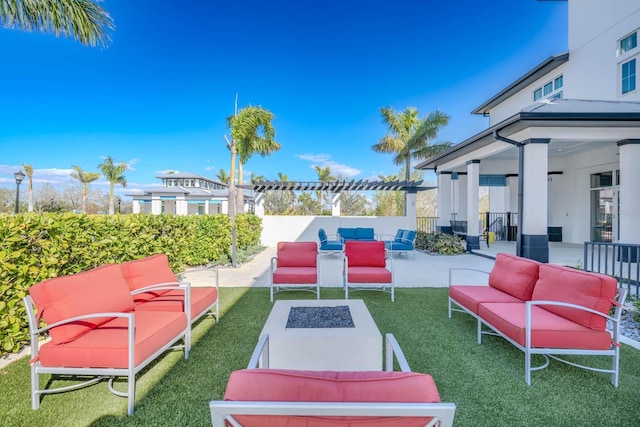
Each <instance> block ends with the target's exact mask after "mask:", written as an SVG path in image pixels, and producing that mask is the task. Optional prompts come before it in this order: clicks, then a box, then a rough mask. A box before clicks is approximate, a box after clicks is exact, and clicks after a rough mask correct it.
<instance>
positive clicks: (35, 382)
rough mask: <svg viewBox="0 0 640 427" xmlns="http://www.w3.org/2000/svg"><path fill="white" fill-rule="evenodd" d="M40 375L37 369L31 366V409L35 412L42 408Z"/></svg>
mask: <svg viewBox="0 0 640 427" xmlns="http://www.w3.org/2000/svg"><path fill="white" fill-rule="evenodd" d="M39 390H40V375H38V373H37V372H36V367H35V366H33V365H32V366H31V409H33V410H34V411H35V410H36V409H38V408H39V407H40V393H38V391H39Z"/></svg>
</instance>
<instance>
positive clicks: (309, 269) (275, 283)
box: [269, 242, 320, 302]
mask: <svg viewBox="0 0 640 427" xmlns="http://www.w3.org/2000/svg"><path fill="white" fill-rule="evenodd" d="M269 279H270V283H269V289H270V298H271V302H273V294H274V292H281V291H286V290H297V291H309V292H315V293H316V295H317V297H318V299H320V280H319V271H318V244H317V243H316V242H278V253H277V256H275V257H273V258H271V265H270V274H269Z"/></svg>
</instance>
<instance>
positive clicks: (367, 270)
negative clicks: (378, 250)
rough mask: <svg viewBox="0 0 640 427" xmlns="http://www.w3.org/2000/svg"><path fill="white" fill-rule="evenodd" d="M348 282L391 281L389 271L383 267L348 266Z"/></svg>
mask: <svg viewBox="0 0 640 427" xmlns="http://www.w3.org/2000/svg"><path fill="white" fill-rule="evenodd" d="M347 281H348V282H349V283H391V272H390V271H389V270H387V269H386V268H384V267H349V277H347Z"/></svg>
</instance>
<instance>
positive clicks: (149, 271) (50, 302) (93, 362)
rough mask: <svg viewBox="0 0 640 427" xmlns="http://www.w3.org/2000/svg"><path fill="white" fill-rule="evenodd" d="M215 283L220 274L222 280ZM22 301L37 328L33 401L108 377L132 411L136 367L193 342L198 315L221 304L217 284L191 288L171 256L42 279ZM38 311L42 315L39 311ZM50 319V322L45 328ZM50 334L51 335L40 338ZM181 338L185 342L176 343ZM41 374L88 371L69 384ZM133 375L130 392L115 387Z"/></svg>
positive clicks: (37, 403) (31, 326)
mask: <svg viewBox="0 0 640 427" xmlns="http://www.w3.org/2000/svg"><path fill="white" fill-rule="evenodd" d="M216 282H217V280H216ZM29 294H30V295H29V296H26V297H25V298H24V303H25V306H26V309H27V314H28V317H29V329H30V335H31V361H30V364H31V401H32V408H33V409H38V407H39V406H40V395H41V394H49V393H56V392H62V391H68V390H73V389H77V388H80V387H84V386H87V385H90V384H94V383H96V382H99V381H101V380H103V379H109V381H108V387H109V390H110V391H111V392H113V393H114V394H116V395H118V396H122V397H127V398H128V402H127V404H128V408H127V413H128V414H129V415H131V414H132V413H133V406H134V401H135V379H136V374H137V373H138V372H139V371H140V370H142V369H143V368H144V367H145V366H147V365H148V364H149V363H151V362H152V361H153V360H155V359H156V358H157V357H158V356H160V355H161V354H162V353H163V352H164V351H166V350H167V349H170V348H183V349H184V356H185V359H187V358H188V357H189V350H190V346H191V340H190V337H191V325H192V323H193V321H194V320H195V319H197V318H198V317H200V316H202V315H203V314H205V313H206V312H208V311H209V310H211V309H213V307H215V308H216V318H217V310H218V308H217V306H218V286H217V283H216V286H215V287H210V288H206V289H205V288H202V289H200V288H192V287H191V285H190V284H189V283H184V282H178V281H177V279H176V277H175V275H174V274H173V272H172V271H171V269H170V268H169V263H168V260H167V257H166V255H164V254H159V255H154V256H151V257H147V258H144V259H142V260H136V261H131V262H128V263H123V264H109V265H105V266H102V267H98V268H95V269H93V270H89V271H86V272H83V273H78V274H73V275H69V276H63V277H57V278H53V279H48V280H45V281H43V282H40V283H38V284H36V285H34V286H32V287H31V288H30V289H29ZM36 313H37V315H36ZM42 320H44V322H45V323H46V326H43V327H41V321H42ZM45 334H49V335H50V338H51V339H50V340H49V341H47V342H42V341H41V340H40V338H41V337H42V336H44V335H45ZM179 341H183V343H184V344H183V345H180V346H177V345H176V344H177V343H178V342H179ZM41 374H51V375H56V374H59V375H73V376H90V377H92V379H90V380H88V381H84V382H80V383H78V384H76V385H73V386H69V387H63V388H53V389H52V388H44V389H41V388H40V381H39V377H40V375H41ZM120 376H125V377H127V379H128V384H127V391H126V392H122V391H117V390H115V389H114V388H113V380H114V379H115V377H120Z"/></svg>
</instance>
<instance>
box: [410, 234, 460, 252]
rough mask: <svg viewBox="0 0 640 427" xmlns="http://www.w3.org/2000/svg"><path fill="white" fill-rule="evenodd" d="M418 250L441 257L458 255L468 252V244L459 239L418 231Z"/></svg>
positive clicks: (447, 235) (448, 235)
mask: <svg viewBox="0 0 640 427" xmlns="http://www.w3.org/2000/svg"><path fill="white" fill-rule="evenodd" d="M416 248H417V249H421V250H424V251H427V252H433V253H437V254H439V255H458V254H462V253H465V252H466V251H467V248H466V243H465V242H464V241H463V240H462V239H460V238H459V237H456V236H452V235H450V234H445V233H426V232H424V231H418V234H417V236H416Z"/></svg>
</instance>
